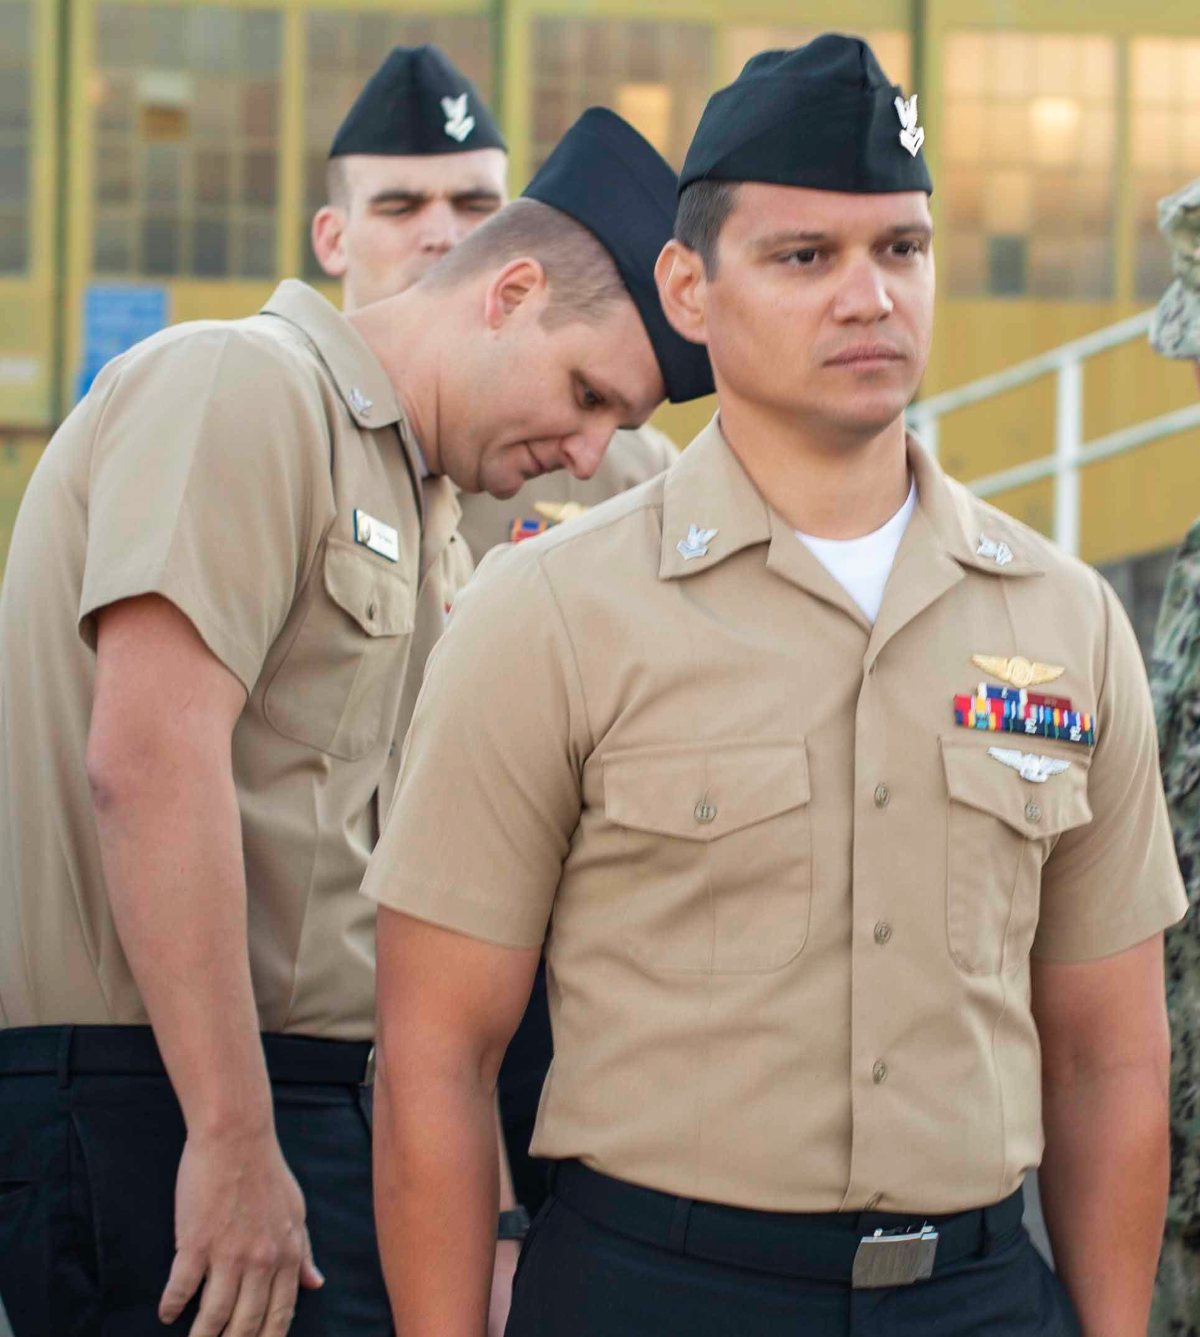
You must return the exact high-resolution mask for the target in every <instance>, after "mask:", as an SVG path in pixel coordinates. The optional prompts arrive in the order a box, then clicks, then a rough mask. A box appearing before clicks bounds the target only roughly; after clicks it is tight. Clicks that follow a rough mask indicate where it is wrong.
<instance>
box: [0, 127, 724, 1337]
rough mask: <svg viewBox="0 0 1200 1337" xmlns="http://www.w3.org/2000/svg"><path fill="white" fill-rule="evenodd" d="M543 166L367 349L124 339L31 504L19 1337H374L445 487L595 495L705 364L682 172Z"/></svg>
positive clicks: (2, 686)
mask: <svg viewBox="0 0 1200 1337" xmlns="http://www.w3.org/2000/svg"><path fill="white" fill-rule="evenodd" d="M577 160H581V161H582V162H583V163H584V164H586V169H587V171H588V172H590V173H591V174H592V176H593V177H594V178H595V179H598V180H600V181H602V182H603V183H604V189H605V204H604V207H603V208H600V209H598V210H596V211H595V214H594V216H593V215H592V214H591V213H589V208H588V206H587V204H586V202H584V203H583V204H579V203H578V202H576V201H574V200H573V199H572V198H571V195H570V192H569V191H562V190H559V189H557V187H558V186H559V185H561V179H562V178H563V177H564V175H566V176H570V173H571V171H576V172H578V171H580V170H582V168H581V167H580V163H579V161H577ZM555 162H556V163H557V164H558V166H557V168H556V172H557V176H550V177H548V178H547V179H546V180H545V181H543V182H542V183H540V185H539V183H538V182H535V183H534V188H536V189H537V190H538V192H539V198H538V199H537V200H535V199H532V198H531V199H527V200H523V201H519V202H517V203H515V204H513V205H512V206H510V207H509V208H508V209H506V210H504V211H503V212H502V213H501V214H499V215H498V216H497V217H496V218H495V219H494V220H492V221H491V222H490V224H489V226H488V228H487V229H486V230H481V231H480V232H478V233H477V234H476V235H475V236H473V237H472V238H470V239H469V240H468V241H466V242H464V243H463V245H462V247H460V248H459V250H458V252H457V253H456V254H455V255H454V256H453V257H451V259H450V260H448V261H447V262H446V265H444V266H443V267H442V268H441V269H440V270H439V272H438V273H437V274H435V275H429V276H427V277H426V278H425V279H424V280H423V281H422V282H421V283H419V284H418V285H416V286H415V287H413V288H412V289H411V290H410V291H409V292H407V293H405V294H402V295H400V296H397V297H394V298H391V299H388V300H387V301H384V302H381V303H377V304H375V305H373V306H371V307H369V308H365V309H363V310H362V311H360V312H357V313H355V314H354V315H353V316H352V317H350V318H345V317H343V316H341V315H339V314H338V313H337V312H336V311H335V310H334V309H333V308H332V307H330V306H329V305H328V304H327V303H326V302H324V300H323V299H321V298H320V297H318V296H317V294H315V293H314V292H312V291H311V290H310V289H308V288H306V287H305V286H304V285H303V284H299V283H295V282H288V283H285V284H283V285H281V286H280V288H279V289H278V290H277V292H276V293H275V295H274V296H273V297H272V299H271V300H270V302H269V303H268V304H267V306H266V307H265V308H264V310H263V312H262V313H261V314H260V315H257V316H254V317H252V318H250V319H248V320H243V321H234V322H208V323H202V324H197V325H190V326H183V327H180V328H177V329H173V330H169V331H165V332H164V333H162V334H161V335H158V336H155V337H154V338H153V339H151V340H148V341H147V342H146V343H144V344H141V345H139V346H138V347H137V348H135V349H133V350H131V351H130V352H129V353H128V354H126V355H124V356H123V357H121V358H119V359H117V360H116V361H114V362H113V363H112V364H110V366H109V367H108V368H106V369H105V371H104V372H103V373H102V375H101V376H100V377H99V378H98V379H97V381H96V384H95V385H94V387H93V388H92V390H91V392H90V393H89V395H88V396H87V398H86V399H85V400H84V401H83V402H82V403H81V404H80V405H79V406H78V407H77V409H76V410H75V412H74V413H73V414H72V415H71V417H70V418H69V419H68V421H67V422H66V423H65V424H64V425H63V427H62V428H61V429H60V431H59V432H58V433H57V434H56V436H55V438H54V439H53V441H52V442H51V444H50V446H49V447H48V449H47V451H46V454H45V456H44V458H43V460H42V461H41V463H40V465H39V467H38V470H37V471H36V473H35V475H34V478H33V480H32V481H31V483H30V486H29V489H28V492H27V495H26V497H25V499H24V502H23V505H22V508H21V513H20V515H19V517H18V521H17V526H16V531H15V533H14V538H13V544H12V551H11V554H10V558H9V566H8V570H7V573H6V579H5V582H4V590H3V596H2V599H0V732H2V735H3V755H4V757H5V767H4V770H3V775H2V778H0V814H2V825H3V829H4V831H5V832H6V838H5V840H4V842H3V845H2V846H0V850H2V853H3V859H2V862H0V1021H2V1027H3V1028H2V1029H0V1165H3V1167H4V1171H3V1178H4V1180H5V1187H6V1190H7V1189H9V1188H11V1189H12V1190H13V1191H12V1192H7V1191H6V1192H5V1193H4V1194H0V1290H2V1293H3V1297H4V1301H5V1304H6V1306H7V1308H8V1310H9V1315H10V1318H11V1319H12V1321H13V1325H14V1328H15V1331H16V1334H17V1337H44V1335H45V1334H48V1333H53V1334H54V1335H55V1337H66V1335H69V1334H72V1333H76V1332H78V1333H93V1332H97V1331H99V1330H101V1329H103V1330H104V1332H105V1333H106V1334H113V1337H135V1335H136V1337H140V1335H141V1334H148V1333H151V1332H157V1331H159V1330H160V1322H159V1318H160V1316H161V1318H162V1319H163V1320H165V1321H167V1322H174V1324H175V1325H176V1326H177V1327H178V1329H179V1330H180V1331H186V1330H189V1329H190V1330H191V1331H192V1332H193V1333H195V1334H196V1335H197V1337H215V1334H217V1333H219V1332H225V1333H226V1334H227V1337H250V1335H251V1334H259V1333H262V1334H264V1335H266V1334H272V1335H274V1334H280V1333H282V1332H283V1331H285V1330H286V1329H288V1326H289V1322H290V1321H291V1319H292V1315H293V1308H294V1309H295V1322H294V1324H293V1325H292V1329H291V1330H292V1331H293V1332H295V1333H298V1334H322V1335H327V1334H328V1335H332V1334H337V1335H338V1337H341V1334H350V1333H353V1334H355V1337H360V1335H363V1334H380V1333H384V1332H390V1331H391V1323H390V1316H389V1313H388V1306H387V1300H386V1295H385V1292H384V1286H383V1281H382V1277H381V1275H380V1271H379V1261H378V1257H377V1252H376V1249H375V1244H374V1237H373V1230H372V1223H371V1188H370V1173H371V1165H370V1148H369V1133H368V1128H367V1125H366V1122H365V1117H364V1115H365V1111H364V1110H363V1109H362V1108H361V1107H360V1083H362V1082H364V1081H368V1080H369V1079H370V1039H371V1036H372V1033H373V1003H374V991H373V966H374V933H373V929H374V913H373V910H372V908H371V907H369V906H367V905H366V903H365V902H364V901H362V900H361V898H359V897H358V896H357V894H356V889H357V886H358V882H359V880H360V878H361V875H362V872H363V869H364V868H365V865H366V859H367V855H368V853H369V851H370V849H371V847H372V845H373V843H374V840H375V838H376V835H377V831H376V829H375V816H374V814H375V809H374V806H373V803H372V797H373V795H374V794H375V792H376V790H377V789H378V787H379V785H380V783H381V782H382V779H383V777H384V776H385V774H386V768H387V765H388V758H389V755H390V754H392V752H393V749H395V748H396V747H397V745H398V743H399V741H400V740H401V739H402V737H403V735H404V732H405V726H406V724H407V711H408V709H410V705H409V703H410V702H411V699H412V696H413V694H414V689H413V686H412V684H413V680H414V678H417V677H419V675H420V672H421V669H422V666H423V660H424V658H425V655H426V653H427V652H428V649H429V646H430V645H431V644H432V642H433V641H434V640H435V639H436V637H437V636H438V635H439V634H440V632H441V629H442V624H443V618H444V614H445V609H446V605H447V603H448V601H449V598H450V597H451V595H452V593H453V590H452V586H451V583H450V580H449V576H448V572H449V569H450V568H451V566H453V565H455V564H454V563H452V562H451V561H450V560H449V557H448V553H449V547H450V544H451V542H452V535H453V534H454V531H455V525H456V523H457V519H458V507H457V503H456V500H455V496H454V491H455V487H456V486H457V487H461V488H466V489H470V488H479V487H484V488H490V489H492V490H494V491H496V492H498V493H512V492H515V491H516V490H517V488H518V487H519V485H520V483H521V482H522V481H523V480H524V479H525V478H526V477H529V476H531V475H534V474H537V473H540V472H542V471H545V470H550V469H553V468H557V467H567V468H572V469H576V470H578V471H579V472H580V473H587V472H590V470H591V469H592V468H594V466H595V461H596V460H597V459H598V458H599V456H600V455H601V454H602V453H603V450H604V447H605V445H606V443H607V440H608V438H609V436H610V435H611V433H612V431H613V429H614V428H615V427H616V426H617V425H619V424H620V425H631V424H636V423H639V422H641V421H643V420H644V419H645V418H646V417H647V416H648V415H649V413H650V412H651V411H652V410H653V408H654V407H655V406H656V404H657V403H658V402H659V401H660V400H661V398H662V397H663V393H664V383H666V384H671V385H676V386H677V385H678V375H679V370H678V369H679V365H680V363H681V362H682V363H688V362H690V361H691V360H692V359H694V358H695V357H697V356H698V357H700V358H703V350H702V349H700V350H698V349H695V348H694V346H692V345H689V344H687V343H686V342H685V341H684V340H682V339H681V338H680V337H679V336H677V335H674V334H673V333H671V332H669V327H668V326H667V325H666V321H665V318H664V317H663V315H662V311H661V307H660V306H659V305H658V299H657V293H656V290H655V288H654V283H653V274H652V268H653V263H654V258H655V257H656V256H657V253H658V251H659V250H660V249H661V245H662V243H663V241H664V239H665V238H666V237H667V236H669V232H670V218H671V211H672V207H673V198H674V189H675V178H674V174H673V173H672V172H671V170H670V168H669V167H668V166H667V165H666V164H665V163H664V162H663V161H662V160H661V158H659V157H658V155H657V154H655V153H654V151H653V150H652V149H651V148H650V146H649V145H648V144H646V143H645V141H644V140H642V139H641V137H640V136H638V135H637V134H636V132H634V131H633V130H632V129H631V128H630V127H628V126H627V125H625V123H624V122H622V121H620V119H619V118H617V117H615V116H613V115H611V114H607V113H597V114H596V115H593V116H591V117H588V118H584V120H582V121H581V122H580V123H579V125H577V127H575V129H573V130H572V132H570V133H569V135H568V136H567V138H566V140H564V143H563V144H562V145H560V147H559V149H558V150H557V151H556V158H555ZM555 200H557V201H558V202H557V203H555V202H554V201H555ZM560 206H561V207H560ZM614 211H619V213H620V216H621V218H622V222H623V231H622V232H621V233H620V234H619V235H618V234H615V233H614V232H613V227H612V222H613V214H614ZM651 301H652V302H653V306H652V307H651V306H650V303H651ZM147 1022H149V1023H152V1025H153V1033H151V1029H150V1026H149V1025H147ZM160 1052H161V1058H160ZM164 1064H165V1072H164ZM293 1176H294V1177H293ZM306 1205H307V1209H308V1218H307V1227H306V1218H305V1209H306ZM310 1236H311V1241H312V1247H311V1248H310V1244H309V1239H310ZM314 1253H315V1259H316V1261H315V1263H314ZM318 1265H319V1267H320V1269H321V1272H323V1273H324V1274H325V1277H326V1278H327V1282H326V1284H325V1285H324V1287H323V1288H322V1289H317V1288H318V1287H320V1285H321V1274H320V1273H319V1272H318V1270H317V1266H318ZM168 1274H169V1275H168ZM201 1283H203V1290H202V1292H201V1293H200V1295H199V1297H198V1299H197V1298H194V1297H196V1292H197V1290H198V1289H199V1288H200V1286H201ZM164 1284H165V1285H166V1290H165V1292H164V1289H163V1288H164ZM298 1285H299V1287H300V1288H301V1290H300V1293H299V1296H298V1298H297V1286H298ZM197 1310H198V1317H197V1316H196V1315H197ZM193 1319H195V1322H194V1326H193Z"/></svg>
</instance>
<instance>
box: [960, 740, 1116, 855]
mask: <svg viewBox="0 0 1200 1337" xmlns="http://www.w3.org/2000/svg"><path fill="white" fill-rule="evenodd" d="M988 737H989V738H991V739H995V740H996V741H994V742H991V743H984V742H982V740H980V739H978V738H946V737H943V738H942V740H941V743H942V761H943V763H944V765H945V768H946V788H947V789H948V790H949V792H950V797H951V798H952V799H953V800H954V801H955V802H956V803H964V804H966V805H967V807H969V808H976V809H978V810H979V811H980V812H985V813H988V814H990V815H991V816H992V817H996V818H999V820H1000V821H1002V822H1004V823H1005V824H1006V825H1007V826H1011V827H1012V829H1013V830H1014V831H1016V832H1017V833H1018V834H1020V835H1022V836H1028V837H1029V838H1030V839H1031V840H1036V839H1039V838H1040V837H1042V836H1053V835H1058V834H1059V833H1060V832H1062V831H1069V830H1070V829H1071V828H1072V827H1074V826H1083V825H1084V824H1085V823H1086V822H1090V821H1091V820H1092V810H1091V808H1090V807H1089V805H1088V794H1087V773H1088V766H1089V765H1090V764H1091V760H1092V757H1091V753H1090V752H1089V751H1087V750H1086V749H1085V748H1082V747H1074V748H1071V750H1070V752H1068V750H1067V749H1066V748H1065V747H1062V748H1059V749H1057V750H1056V751H1054V752H1043V751H1042V750H1041V749H1040V748H1038V747H1037V746H1036V744H1037V742H1038V741H1039V740H1037V739H1028V740H1025V739H1021V738H1019V737H1017V736H1015V735H1005V734H989V735H988ZM1009 737H1012V739H1013V741H1012V742H1008V741H1006V740H1007V739H1008V738H1009ZM1022 742H1027V743H1030V744H1033V746H1026V747H1022V746H1021V744H1022ZM989 747H995V748H998V749H1000V750H1002V751H1005V752H1012V753H1016V754H1018V755H1023V754H1025V753H1027V752H1028V753H1032V754H1033V755H1034V756H1038V757H1041V756H1048V757H1052V758H1053V759H1054V760H1056V761H1065V762H1068V763H1069V765H1068V767H1067V769H1066V770H1065V771H1060V772H1059V773H1058V774H1057V775H1051V776H1048V777H1047V779H1046V780H1044V781H1042V782H1041V783H1038V782H1037V781H1033V780H1026V779H1023V778H1022V776H1021V773H1020V771H1019V770H1018V769H1016V768H1015V767H1013V766H1010V765H1006V764H1005V763H1004V762H1003V761H1001V760H999V759H998V758H997V757H993V756H992V755H991V754H990V753H989V751H988V748H989Z"/></svg>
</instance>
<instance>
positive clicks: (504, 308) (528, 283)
mask: <svg viewBox="0 0 1200 1337" xmlns="http://www.w3.org/2000/svg"><path fill="white" fill-rule="evenodd" d="M547 291H548V285H547V283H546V271H545V270H544V269H543V268H542V266H541V262H540V261H538V260H535V259H533V257H532V256H528V255H526V256H521V257H520V258H518V259H516V260H510V261H509V262H508V264H506V265H505V266H504V268H503V269H500V270H497V271H496V273H495V274H493V275H492V277H491V280H490V282H489V283H488V286H487V291H486V292H485V293H484V298H483V316H484V320H485V321H486V323H487V327H488V329H491V330H497V329H499V328H500V326H501V325H503V324H504V322H505V321H506V320H507V319H508V317H509V316H511V315H512V314H513V312H514V311H516V310H517V308H518V307H521V306H523V305H525V304H526V303H527V302H530V301H534V302H536V301H537V300H538V299H539V298H543V299H544V298H545V296H546V294H547Z"/></svg>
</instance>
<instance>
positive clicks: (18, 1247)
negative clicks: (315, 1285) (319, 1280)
mask: <svg viewBox="0 0 1200 1337" xmlns="http://www.w3.org/2000/svg"><path fill="white" fill-rule="evenodd" d="M38 1029H39V1031H43V1030H44V1031H50V1030H54V1031H56V1032H61V1031H63V1030H65V1029H66V1028H38ZM105 1029H106V1030H108V1029H110V1028H105ZM111 1029H113V1030H116V1029H120V1030H125V1029H129V1030H133V1029H138V1030H141V1029H142V1028H111ZM9 1034H12V1033H6V1032H0V1297H3V1300H4V1306H5V1309H6V1310H7V1312H8V1317H9V1321H10V1323H11V1325H12V1328H13V1333H14V1337H162V1335H163V1334H164V1333H167V1332H179V1333H186V1332H187V1331H188V1329H189V1328H190V1327H191V1324H192V1323H193V1322H194V1320H195V1317H196V1311H197V1302H196V1301H193V1302H192V1303H191V1304H190V1305H189V1306H188V1307H187V1309H186V1310H185V1311H184V1313H183V1315H182V1316H181V1317H180V1318H179V1319H178V1320H177V1321H176V1322H175V1323H174V1324H172V1325H171V1326H170V1327H164V1325H163V1324H162V1323H160V1322H159V1320H158V1316H157V1309H158V1302H159V1298H160V1296H161V1294H162V1290H163V1287H164V1286H165V1285H166V1281H167V1276H168V1275H169V1273H170V1270H171V1263H172V1259H173V1257H174V1238H175V1236H174V1215H175V1212H174V1195H175V1176H176V1171H177V1170H178V1167H179V1158H180V1156H181V1155H182V1152H183V1144H184V1124H183V1117H182V1114H181V1112H180V1109H179V1103H178V1101H177V1100H176V1099H175V1095H174V1092H173V1091H172V1089H171V1085H170V1083H169V1082H168V1080H167V1078H166V1076H165V1075H162V1076H154V1075H145V1074H136V1075H135V1074H130V1073H127V1072H126V1073H115V1074H111V1075H109V1074H104V1073H97V1072H91V1071H89V1072H78V1071H72V1070H71V1067H70V1063H69V1061H67V1062H65V1063H64V1065H63V1069H62V1070H61V1071H60V1072H57V1073H53V1074H42V1073H36V1074H19V1073H18V1074H14V1073H13V1072H11V1071H9V1072H4V1071H3V1066H4V1065H3V1058H4V1043H5V1037H6V1035H9ZM309 1043H310V1044H317V1045H319V1046H327V1045H329V1044H330V1043H331V1042H328V1041H324V1042H322V1041H317V1042H309ZM304 1044H305V1042H303V1041H301V1042H299V1045H298V1046H296V1047H295V1048H297V1049H298V1050H299V1053H298V1054H296V1055H295V1057H296V1059H297V1065H298V1066H297V1071H296V1072H294V1073H292V1074H291V1075H293V1076H295V1075H300V1074H301V1073H302V1071H303V1055H304ZM9 1066H10V1067H11V1064H10V1065H9ZM272 1091H273V1095H274V1104H275V1123H276V1129H277V1132H278V1136H279V1141H280V1145H281V1146H282V1149H283V1154H284V1158H285V1159H286V1161H287V1163H288V1165H289V1167H290V1168H291V1171H292V1173H293V1174H294V1175H295V1176H296V1179H297V1180H298V1182H299V1184H300V1187H301V1189H302V1190H303V1192H304V1196H305V1200H306V1204H307V1210H308V1230H309V1235H310V1238H311V1240H312V1246H313V1255H314V1257H315V1259H316V1262H317V1266H318V1267H320V1269H321V1270H322V1272H323V1273H324V1275H325V1278H326V1281H325V1285H324V1287H323V1288H322V1289H321V1290H319V1291H301V1292H300V1294H299V1298H298V1302H297V1308H296V1317H295V1319H294V1320H293V1323H292V1327H291V1330H290V1332H291V1334H292V1337H351V1334H353V1337H392V1334H393V1329H392V1323H391V1315H390V1310H389V1306H388V1300H387V1293H386V1291H385V1289H384V1283H383V1275H382V1272H381V1270H380V1265H379V1257H378V1251H377V1248H376V1243H375V1228H374V1216H373V1214H372V1206H371V1136H370V1127H369V1108H367V1106H366V1101H367V1100H368V1099H369V1089H367V1088H362V1087H359V1086H358V1085H357V1084H356V1083H353V1082H347V1083H332V1082H313V1083H311V1084H310V1083H305V1082H301V1081H286V1082H282V1081H273V1082H272Z"/></svg>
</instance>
